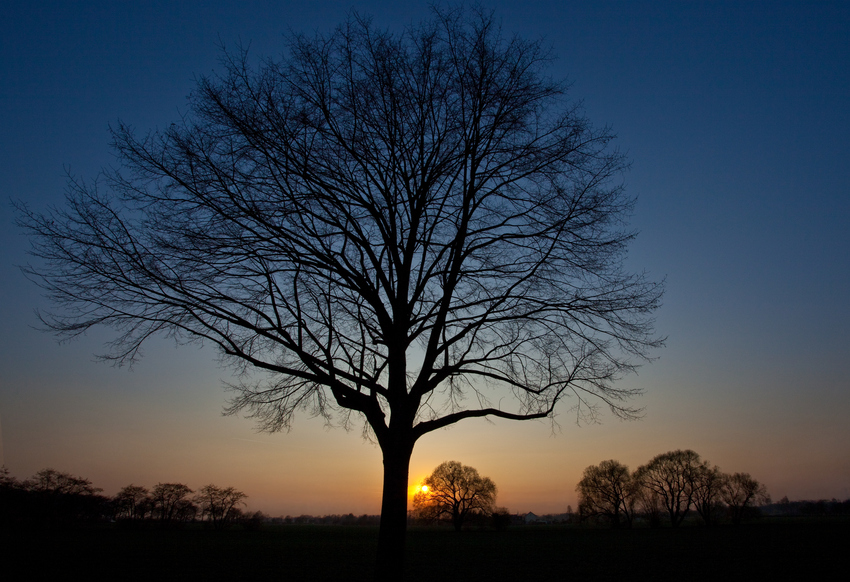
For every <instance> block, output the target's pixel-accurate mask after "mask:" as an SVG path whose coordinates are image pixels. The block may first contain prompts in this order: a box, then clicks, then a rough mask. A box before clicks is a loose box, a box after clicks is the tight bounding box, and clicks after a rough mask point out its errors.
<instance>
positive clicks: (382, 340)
mask: <svg viewBox="0 0 850 582" xmlns="http://www.w3.org/2000/svg"><path fill="white" fill-rule="evenodd" d="M549 61H550V56H549V55H548V54H547V52H546V51H544V50H542V49H541V46H540V44H539V43H537V42H527V41H524V40H521V39H518V38H507V37H505V36H503V35H502V34H501V32H500V29H499V27H498V26H497V24H496V23H495V22H494V19H493V17H492V15H491V14H489V13H487V12H484V11H481V10H478V11H472V12H468V11H464V10H461V9H458V10H441V9H435V10H434V18H433V19H431V20H430V21H426V22H424V23H422V24H420V25H418V26H411V27H409V28H407V29H406V30H404V31H403V32H401V33H399V34H392V33H390V32H385V31H380V30H377V29H375V28H374V27H373V26H371V25H370V22H369V21H368V20H367V19H363V18H360V17H358V16H357V15H352V16H351V17H350V18H349V19H348V20H347V21H346V22H344V23H343V24H342V25H341V26H339V27H338V28H337V29H336V30H335V31H334V32H333V33H331V34H329V35H326V36H322V35H317V36H315V37H307V36H303V35H296V36H294V37H293V38H292V39H291V42H290V45H289V50H288V53H287V54H286V55H285V56H284V57H282V58H281V59H280V60H277V61H273V60H267V61H264V62H263V63H262V64H261V65H259V66H258V67H257V68H254V67H252V66H251V65H250V64H249V58H248V55H247V54H246V53H245V52H236V53H235V54H234V53H230V54H228V55H226V57H225V65H226V68H227V70H226V73H225V74H223V75H222V76H217V77H211V78H202V79H201V80H200V81H199V83H198V86H197V88H196V90H195V91H194V93H193V94H192V96H191V101H190V110H189V112H188V113H187V114H186V115H185V116H184V117H183V119H181V121H180V122H178V123H175V124H172V125H171V126H169V127H168V128H167V129H165V130H163V131H161V132H157V133H152V134H148V135H146V136H143V137H138V136H137V135H136V134H135V133H134V132H133V130H132V129H131V128H130V127H129V126H127V125H124V124H123V123H122V124H120V125H119V126H118V127H116V128H115V129H114V131H113V138H114V147H115V151H116V153H117V155H118V157H119V160H120V165H121V169H120V170H118V171H114V172H112V171H108V172H105V174H104V175H103V176H102V178H101V179H100V180H98V181H96V182H94V183H85V182H83V181H80V180H72V181H71V182H70V186H69V193H68V201H67V207H66V208H64V209H56V210H53V211H50V212H48V213H46V214H40V213H38V212H34V211H31V210H30V209H28V208H27V207H26V206H25V205H20V210H21V213H22V214H21V222H22V224H23V225H24V226H25V227H27V228H28V229H29V231H30V232H31V233H32V234H33V235H34V236H33V245H34V251H33V252H34V254H35V255H36V256H37V257H40V258H41V259H43V261H42V262H41V263H40V266H38V267H29V268H27V269H26V271H27V273H28V274H29V275H30V276H31V277H33V278H34V279H36V280H37V281H38V282H39V284H41V285H42V286H43V287H44V288H45V289H46V290H47V292H48V294H49V295H50V296H51V297H52V298H53V300H54V301H55V302H56V304H58V306H59V307H60V311H59V312H58V313H55V314H43V315H42V317H43V320H44V321H45V322H46V323H47V325H48V326H49V327H50V328H51V329H53V330H55V331H57V332H59V333H60V334H65V335H70V336H74V335H76V334H80V333H83V332H84V331H85V330H87V329H89V328H90V327H92V326H95V325H108V326H112V327H113V328H115V329H116V330H117V331H118V332H119V333H118V336H117V338H116V339H115V341H114V344H113V347H114V351H113V352H111V354H110V356H111V357H112V358H114V359H115V360H117V361H118V362H127V361H132V360H133V359H134V358H136V357H137V356H138V355H139V349H140V347H141V345H142V344H143V342H144V341H145V340H146V339H147V338H149V337H150V336H152V335H155V334H166V335H170V336H172V337H174V338H175V339H176V340H177V341H181V342H182V341H199V342H204V343H211V344H213V345H216V346H218V348H219V349H220V350H221V353H222V354H223V355H224V357H225V358H229V361H231V362H232V363H233V364H234V366H235V367H236V368H238V369H240V370H244V371H252V372H257V373H259V372H264V373H265V375H264V376H263V377H259V376H260V374H254V376H253V378H254V379H255V380H256V381H248V380H246V381H244V382H243V383H241V384H239V385H237V386H234V387H233V388H234V390H235V396H234V398H233V399H232V401H231V403H230V407H229V408H228V410H229V411H230V412H232V413H236V412H240V411H242V412H244V413H246V414H248V415H250V416H252V417H253V418H255V419H256V420H257V421H258V423H259V425H260V427H261V428H263V429H265V430H271V431H275V430H281V429H286V428H288V427H289V426H290V423H291V420H292V417H293V414H295V413H296V412H297V411H298V410H303V409H306V410H309V411H311V412H313V413H316V414H321V415H323V416H325V417H326V418H328V419H330V418H333V417H336V418H338V419H339V420H340V421H341V422H342V423H343V424H350V423H356V422H360V421H363V422H364V432H365V433H366V434H367V435H368V436H369V437H370V438H373V439H374V440H375V441H377V443H378V444H379V446H380V448H381V450H382V453H383V463H384V481H383V492H384V494H383V501H382V506H381V533H380V536H379V550H378V556H379V557H378V576H379V577H383V578H397V577H398V573H399V572H400V570H401V568H402V554H403V549H404V532H405V528H406V515H407V507H406V505H407V483H408V467H409V460H410V456H411V453H412V451H413V447H414V444H415V443H416V441H417V440H418V439H419V438H420V437H422V436H423V435H425V434H427V433H429V432H431V431H434V430H437V429H440V428H444V427H446V426H448V425H450V424H452V423H455V422H458V421H461V420H464V419H468V418H481V417H498V418H506V419H515V420H526V419H539V418H544V417H548V416H551V415H552V414H553V413H554V411H555V407H556V405H557V404H558V403H559V402H560V401H561V400H563V399H566V398H571V401H572V405H573V407H574V411H575V413H576V414H577V415H578V418H586V417H588V416H589V417H591V418H595V416H596V414H597V407H598V405H599V403H604V404H605V405H607V406H609V407H610V409H611V410H612V411H613V412H614V414H617V415H619V416H623V417H631V416H634V415H635V413H636V411H635V410H634V409H633V408H631V407H630V406H628V405H627V403H626V399H627V398H628V397H630V396H632V395H633V394H635V392H636V391H635V390H634V389H630V388H625V387H622V386H618V385H616V384H615V381H616V380H618V379H619V378H621V377H622V376H623V375H624V374H626V373H628V372H630V371H633V370H634V368H635V366H636V365H637V364H639V363H640V362H641V361H643V360H644V359H645V358H646V357H647V356H648V354H649V352H650V351H651V350H652V349H653V348H655V347H657V346H659V345H660V343H661V342H660V340H659V339H658V338H657V337H656V336H655V335H654V332H653V325H652V324H653V322H652V319H651V316H652V313H653V311H654V310H655V309H656V308H657V307H658V305H659V301H660V297H661V292H662V287H661V285H660V284H657V283H654V282H651V281H648V280H647V279H646V278H645V277H644V276H643V275H640V274H638V275H635V274H631V273H628V272H627V271H625V270H624V269H623V258H624V256H625V252H626V248H627V245H628V243H629V241H630V240H631V239H632V237H633V233H632V232H630V231H628V230H627V227H626V225H625V221H626V220H627V218H628V214H629V212H630V209H631V208H632V204H633V200H632V199H631V198H630V197H629V196H627V195H626V194H625V192H624V190H623V188H622V186H621V184H620V182H619V180H618V177H619V176H620V174H621V171H622V170H623V168H624V166H625V164H626V162H625V160H624V158H623V156H622V155H620V154H619V153H618V152H617V151H616V150H613V149H611V147H610V142H611V140H612V135H611V133H610V132H609V131H608V130H607V129H602V130H599V129H594V128H593V127H592V126H591V124H590V123H589V122H588V121H587V120H586V119H585V118H584V117H583V116H582V113H581V111H580V109H579V108H578V107H577V106H576V105H575V104H572V103H570V102H568V101H567V100H566V97H565V85H564V84H561V83H557V82H554V81H552V80H551V79H550V78H549V77H548V76H547V75H546V73H545V67H546V65H547V63H548V62H549ZM337 413H338V415H337Z"/></svg>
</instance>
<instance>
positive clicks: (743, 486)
mask: <svg viewBox="0 0 850 582" xmlns="http://www.w3.org/2000/svg"><path fill="white" fill-rule="evenodd" d="M720 497H721V499H723V501H724V502H725V503H726V505H727V506H728V508H729V514H730V515H731V517H732V523H734V524H735V525H738V524H740V523H741V520H742V519H743V518H744V515H745V513H746V511H747V508H748V507H751V506H752V505H755V504H759V505H762V504H765V503H770V495H769V494H768V493H767V487H765V486H764V484H762V483H759V482H758V481H756V480H755V479H753V478H752V477H751V476H750V474H749V473H733V474H732V475H726V476H725V479H724V480H723V485H722V487H721V490H720Z"/></svg>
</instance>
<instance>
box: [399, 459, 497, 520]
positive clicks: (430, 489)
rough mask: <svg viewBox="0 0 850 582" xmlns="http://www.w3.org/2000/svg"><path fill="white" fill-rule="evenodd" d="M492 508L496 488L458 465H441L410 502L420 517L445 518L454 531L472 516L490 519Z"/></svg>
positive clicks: (470, 468)
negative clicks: (477, 515)
mask: <svg viewBox="0 0 850 582" xmlns="http://www.w3.org/2000/svg"><path fill="white" fill-rule="evenodd" d="M495 507H496V484H495V483H493V481H492V480H491V479H490V478H489V477H482V476H481V475H479V474H478V470H476V469H475V468H473V467H467V466H466V465H462V464H460V463H458V462H457V461H446V462H445V463H441V464H440V465H439V466H438V467H437V468H436V469H434V472H433V473H431V474H430V475H428V477H426V478H425V480H424V481H423V482H422V488H421V489H420V490H419V492H418V493H416V495H415V496H414V498H413V508H414V509H415V510H416V511H417V513H418V514H419V515H420V516H422V517H425V518H426V519H439V518H447V519H449V520H450V521H451V523H452V525H453V526H454V528H455V530H457V531H460V530H461V527H463V522H464V520H465V519H466V518H467V516H468V515H470V514H471V513H482V514H485V515H490V514H491V513H492V512H493V510H494V509H495Z"/></svg>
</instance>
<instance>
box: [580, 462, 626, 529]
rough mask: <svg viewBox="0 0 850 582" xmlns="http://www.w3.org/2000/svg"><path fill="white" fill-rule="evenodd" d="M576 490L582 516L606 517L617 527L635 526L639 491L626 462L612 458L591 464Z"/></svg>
mask: <svg viewBox="0 0 850 582" xmlns="http://www.w3.org/2000/svg"><path fill="white" fill-rule="evenodd" d="M576 491H577V492H578V494H579V513H580V514H581V515H582V516H585V515H586V516H599V515H601V516H604V517H605V518H607V519H608V520H609V521H610V522H611V526H612V527H615V528H618V527H620V526H621V525H626V526H627V527H628V526H631V523H632V517H633V514H634V506H635V501H636V498H635V493H636V491H635V486H634V483H633V480H632V476H631V475H630V474H629V468H628V467H627V466H626V465H623V464H622V463H620V462H618V461H614V460H610V461H602V462H601V463H599V464H598V465H591V466H590V467H587V468H586V469H585V470H584V474H583V475H582V479H581V481H579V482H578V485H577V486H576Z"/></svg>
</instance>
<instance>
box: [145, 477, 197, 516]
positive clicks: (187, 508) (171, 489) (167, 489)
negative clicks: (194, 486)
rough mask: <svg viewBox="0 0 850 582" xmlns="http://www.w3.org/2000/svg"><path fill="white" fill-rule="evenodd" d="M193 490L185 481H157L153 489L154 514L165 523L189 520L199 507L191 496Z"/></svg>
mask: <svg viewBox="0 0 850 582" xmlns="http://www.w3.org/2000/svg"><path fill="white" fill-rule="evenodd" d="M191 494H192V490H191V489H189V487H188V486H187V485H184V484H183V483H157V484H156V485H155V486H154V488H153V490H152V491H151V500H152V501H153V515H154V517H155V518H156V519H158V520H159V521H160V523H162V524H163V525H173V524H175V523H179V522H182V521H189V520H191V519H193V518H194V517H195V514H196V513H197V509H198V508H197V507H196V506H195V504H194V503H192V500H191V498H190V497H189V496H190V495H191Z"/></svg>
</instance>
